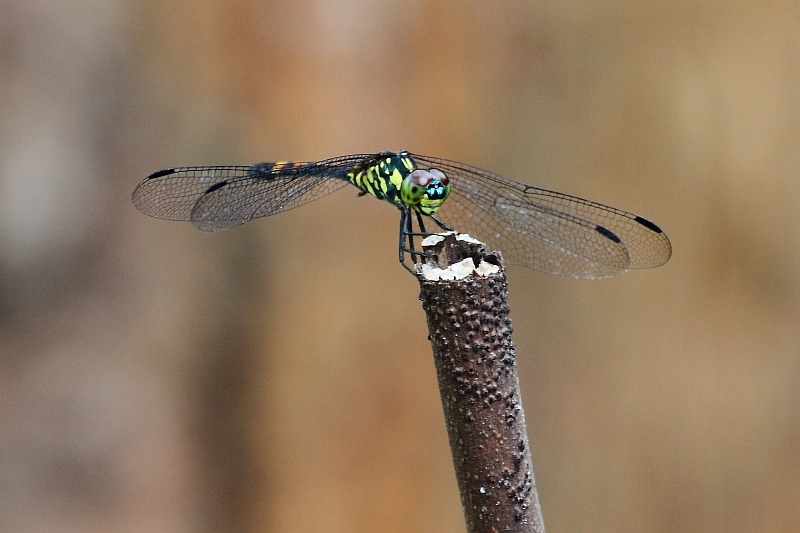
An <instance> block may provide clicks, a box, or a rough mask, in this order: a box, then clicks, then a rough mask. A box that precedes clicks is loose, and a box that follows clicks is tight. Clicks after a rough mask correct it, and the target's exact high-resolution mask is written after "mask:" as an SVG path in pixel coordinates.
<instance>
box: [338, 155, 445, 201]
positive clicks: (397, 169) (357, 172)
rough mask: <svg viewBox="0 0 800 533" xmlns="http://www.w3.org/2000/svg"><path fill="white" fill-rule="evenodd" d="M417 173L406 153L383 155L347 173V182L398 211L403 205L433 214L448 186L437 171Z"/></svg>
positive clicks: (443, 177) (416, 168)
mask: <svg viewBox="0 0 800 533" xmlns="http://www.w3.org/2000/svg"><path fill="white" fill-rule="evenodd" d="M433 172H435V173H436V175H433V174H431V173H430V172H429V171H425V170H420V169H419V168H418V167H417V163H416V161H414V158H413V157H412V155H411V154H410V153H408V152H406V151H405V150H403V151H400V152H397V153H394V152H383V153H381V154H379V155H378V156H376V157H375V159H373V160H372V161H371V162H370V164H366V165H359V166H358V167H356V168H354V169H353V170H352V171H350V172H349V173H348V175H347V179H349V180H350V183H352V184H353V185H355V186H356V187H358V188H359V189H361V190H362V191H363V192H365V193H367V194H371V195H372V196H374V197H375V198H377V199H378V200H385V201H387V202H389V203H390V204H392V205H394V206H395V207H397V208H398V209H405V208H406V206H408V207H411V208H413V209H414V210H416V211H418V212H420V213H422V214H425V215H432V214H434V213H435V212H436V211H437V210H438V209H439V207H441V205H442V203H443V202H444V201H445V200H446V199H447V196H448V195H449V194H450V184H449V182H448V180H447V178H446V177H445V176H444V174H442V173H441V172H439V171H433Z"/></svg>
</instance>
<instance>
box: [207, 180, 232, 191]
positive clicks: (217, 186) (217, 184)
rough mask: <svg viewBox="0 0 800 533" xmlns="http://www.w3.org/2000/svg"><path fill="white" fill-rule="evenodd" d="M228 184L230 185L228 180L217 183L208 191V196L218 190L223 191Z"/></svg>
mask: <svg viewBox="0 0 800 533" xmlns="http://www.w3.org/2000/svg"><path fill="white" fill-rule="evenodd" d="M227 184H228V180H222V181H218V182H217V183H215V184H214V185H212V186H211V187H209V188H208V189H206V194H208V193H212V192H214V191H216V190H217V189H221V188H223V187H224V186H226V185H227Z"/></svg>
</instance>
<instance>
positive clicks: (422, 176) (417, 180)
mask: <svg viewBox="0 0 800 533" xmlns="http://www.w3.org/2000/svg"><path fill="white" fill-rule="evenodd" d="M442 175H444V174H442ZM407 179H408V180H409V181H411V183H413V184H414V185H419V186H420V187H422V188H423V189H424V188H425V187H427V186H428V185H429V184H430V182H431V181H433V176H431V173H430V172H429V171H427V170H420V169H417V170H415V171H414V172H412V173H411V174H409V175H408V178H407Z"/></svg>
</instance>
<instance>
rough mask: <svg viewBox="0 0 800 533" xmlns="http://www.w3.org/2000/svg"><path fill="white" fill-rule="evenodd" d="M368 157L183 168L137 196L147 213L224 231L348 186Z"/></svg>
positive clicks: (145, 185)
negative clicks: (350, 175)
mask: <svg viewBox="0 0 800 533" xmlns="http://www.w3.org/2000/svg"><path fill="white" fill-rule="evenodd" d="M364 157H365V156H363V155H354V156H346V157H338V158H334V159H328V160H324V161H318V162H313V163H292V164H286V165H280V164H278V165H276V164H273V163H262V164H259V165H252V166H220V167H180V168H172V169H166V170H161V171H159V172H156V173H154V174H152V175H150V176H148V177H147V178H145V179H144V180H143V181H142V182H141V183H140V184H139V185H138V186H137V187H136V189H135V190H134V192H133V198H132V201H133V204H134V205H135V206H136V207H137V208H138V209H139V210H140V211H142V212H143V213H145V214H147V215H150V216H154V217H157V218H164V219H168V220H181V221H191V222H192V224H194V225H195V226H196V227H197V228H199V229H201V230H203V231H220V230H224V229H228V228H232V227H235V226H238V225H240V224H244V223H245V222H248V221H250V220H253V219H256V218H259V217H264V216H268V215H272V214H275V213H278V212H280V211H287V210H289V209H293V208H295V207H298V206H300V205H303V204H305V203H308V202H311V201H313V200H316V199H318V198H321V197H322V196H325V195H326V194H329V193H331V192H333V191H336V190H338V189H340V188H342V187H344V186H345V185H347V183H348V182H347V181H346V180H347V172H349V171H350V169H352V168H353V166H354V165H355V164H357V163H358V162H359V161H361V160H363V159H364Z"/></svg>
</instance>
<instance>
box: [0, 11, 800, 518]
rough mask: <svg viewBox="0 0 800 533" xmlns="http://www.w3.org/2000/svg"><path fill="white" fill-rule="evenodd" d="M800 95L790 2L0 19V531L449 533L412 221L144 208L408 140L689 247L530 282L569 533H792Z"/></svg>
mask: <svg viewBox="0 0 800 533" xmlns="http://www.w3.org/2000/svg"><path fill="white" fill-rule="evenodd" d="M798 87H800V8H799V7H798V4H797V3H796V2H790V1H775V2H771V1H756V0H734V1H731V2H710V1H706V2H703V1H700V2H697V1H695V2H690V1H681V0H678V1H671V2H636V1H617V2H611V1H598V2H578V1H570V0H568V1H563V0H562V1H540V2H523V1H517V0H510V1H503V2H477V1H440V0H412V1H409V2H390V1H386V0H381V1H365V0H360V1H359V0H328V1H325V0H316V1H313V0H298V1H294V2H281V1H269V0H224V1H223V0H198V1H194V2H185V1H175V2H157V1H147V0H141V1H128V2H123V1H122V0H73V1H70V2H66V1H60V2H59V1H53V0H33V1H22V0H6V1H4V2H2V3H0V117H1V118H0V530H2V531H8V532H20V533H22V532H48V531H54V532H62V531H63V532H71V531H75V532H106V531H108V532H111V531H114V532H140V531H141V532H144V531H147V532H162V531H163V532H181V531H186V532H188V531H192V532H196V531H201V532H294V531H297V532H308V531H320V532H322V531H325V532H373V531H390V532H445V531H447V532H450V531H453V532H457V531H463V529H464V522H463V518H462V515H461V508H460V502H459V497H458V492H457V487H456V482H455V476H454V473H453V467H452V462H451V459H450V452H449V447H448V443H447V436H446V432H445V426H444V420H443V416H442V410H441V404H440V400H439V396H438V390H437V386H436V377H435V372H434V367H433V362H432V358H431V348H430V345H429V343H428V342H427V340H426V336H427V327H426V322H425V316H424V313H423V311H422V308H421V305H420V302H419V301H418V293H419V289H418V285H417V282H416V281H415V280H414V279H413V278H412V277H411V276H409V275H408V274H407V273H406V272H405V271H404V270H403V269H402V268H401V267H400V265H399V264H398V263H397V259H396V242H397V241H396V238H397V237H396V232H397V223H398V215H397V212H396V211H394V210H393V209H392V208H391V207H390V206H388V205H386V204H383V203H381V202H377V201H374V200H371V199H369V198H357V197H356V191H355V189H352V188H346V189H343V190H341V191H339V192H337V193H335V194H332V195H330V196H327V197H325V198H324V199H321V200H319V201H317V202H314V203H311V204H308V205H305V206H303V207H302V208H300V209H296V210H294V211H290V212H287V213H283V214H280V215H277V216H274V217H270V218H267V219H264V220H260V221H257V222H254V223H251V224H248V225H246V226H244V227H240V228H238V229H235V230H231V231H228V232H223V233H218V234H204V233H201V232H199V231H197V230H195V229H194V228H193V227H192V226H191V225H190V224H186V223H175V222H165V221H159V220H155V219H151V218H149V217H146V216H144V215H142V214H141V213H139V212H138V211H136V210H135V209H134V208H133V207H132V206H131V204H130V194H131V192H132V191H133V188H134V186H135V185H136V184H137V182H138V181H139V180H141V179H142V178H143V177H144V176H146V175H147V174H149V173H151V172H153V171H155V170H158V169H160V168H164V167H168V166H177V165H199V164H251V163H256V162H260V161H275V160H314V159H322V158H327V157H332V156H336V155H342V154H350V153H366V152H377V151H381V150H397V149H408V150H411V151H415V152H418V153H422V154H426V155H431V156H438V157H446V158H449V159H455V160H458V161H463V162H465V163H470V164H473V165H476V166H479V167H482V168H486V169H490V170H493V171H495V172H499V173H501V174H504V175H506V176H509V177H512V178H514V179H517V180H519V181H523V182H525V183H529V184H534V185H537V186H540V187H545V188H549V189H555V190H558V191H561V192H566V193H570V194H574V195H577V196H582V197H587V198H590V199H592V200H595V201H599V202H602V203H605V204H609V205H613V206H616V207H620V208H623V209H627V210H630V211H633V212H635V213H637V214H640V215H643V216H645V217H647V218H649V219H651V220H653V221H655V222H656V223H657V224H659V225H660V226H661V227H662V228H663V229H664V230H665V231H666V233H667V234H668V235H669V237H670V238H671V240H672V244H673V248H674V254H673V257H672V260H671V261H670V262H669V263H668V264H666V265H665V266H663V267H661V268H658V269H655V270H652V271H643V272H632V273H629V274H627V275H625V276H622V277H619V278H615V279H611V280H605V281H590V282H587V281H574V280H569V279H561V278H557V277H553V276H548V275H544V274H539V273H536V272H533V271H529V270H527V269H524V268H521V267H510V268H509V272H508V277H509V283H510V291H511V298H512V300H511V316H512V319H513V320H514V326H515V331H514V340H515V342H516V345H517V356H518V364H519V367H520V371H521V374H522V384H521V385H522V398H523V402H524V407H525V411H526V416H527V421H528V430H529V434H530V438H531V446H532V449H533V458H534V466H535V475H536V480H537V485H538V489H539V495H540V498H541V503H542V508H543V513H544V519H545V524H546V526H547V530H548V531H549V532H551V533H558V532H566V531H592V532H620V531H637V532H667V531H669V532H672V531H682V532H726V533H733V532H754V531H757V532H796V531H800V444H799V443H800V268H798V264H800V231H798V230H800V215H799V214H798V201H800V179H798V177H799V176H800V98H799V97H800V95H799V94H798Z"/></svg>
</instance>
